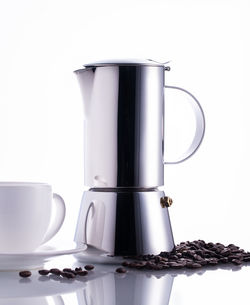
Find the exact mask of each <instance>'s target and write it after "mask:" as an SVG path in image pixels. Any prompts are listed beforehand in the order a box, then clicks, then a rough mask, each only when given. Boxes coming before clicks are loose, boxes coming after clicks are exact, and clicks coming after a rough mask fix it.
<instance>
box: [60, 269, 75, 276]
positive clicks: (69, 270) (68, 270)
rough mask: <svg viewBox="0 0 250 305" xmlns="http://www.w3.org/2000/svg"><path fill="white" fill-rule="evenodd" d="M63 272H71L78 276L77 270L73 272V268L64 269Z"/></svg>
mask: <svg viewBox="0 0 250 305" xmlns="http://www.w3.org/2000/svg"><path fill="white" fill-rule="evenodd" d="M63 272H71V273H73V274H74V275H76V271H75V270H72V269H71V268H64V269H63Z"/></svg>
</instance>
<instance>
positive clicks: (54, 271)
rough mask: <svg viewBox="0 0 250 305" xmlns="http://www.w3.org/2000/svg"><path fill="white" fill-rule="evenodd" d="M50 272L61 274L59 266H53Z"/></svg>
mask: <svg viewBox="0 0 250 305" xmlns="http://www.w3.org/2000/svg"><path fill="white" fill-rule="evenodd" d="M49 272H50V273H52V274H54V275H60V274H61V271H60V270H59V269H57V268H52V269H50V271H49Z"/></svg>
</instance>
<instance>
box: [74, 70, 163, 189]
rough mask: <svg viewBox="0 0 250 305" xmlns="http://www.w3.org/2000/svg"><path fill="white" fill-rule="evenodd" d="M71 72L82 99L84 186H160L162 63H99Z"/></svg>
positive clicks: (161, 161)
mask: <svg viewBox="0 0 250 305" xmlns="http://www.w3.org/2000/svg"><path fill="white" fill-rule="evenodd" d="M76 74H77V77H78V80H79V84H80V88H81V91H82V95H83V100H84V113H85V121H84V173H85V185H86V186H89V187H144V188H147V187H156V186H159V185H163V179H164V178H163V133H164V132H163V125H164V120H163V114H164V105H163V104H164V66H144V65H141V66H134V65H131V66H106V67H102V66H101V67H93V68H87V69H82V70H78V71H76Z"/></svg>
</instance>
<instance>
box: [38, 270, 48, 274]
mask: <svg viewBox="0 0 250 305" xmlns="http://www.w3.org/2000/svg"><path fill="white" fill-rule="evenodd" d="M38 273H39V274H41V275H48V274H49V270H46V269H42V270H39V271H38Z"/></svg>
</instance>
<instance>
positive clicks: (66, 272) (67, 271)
mask: <svg viewBox="0 0 250 305" xmlns="http://www.w3.org/2000/svg"><path fill="white" fill-rule="evenodd" d="M94 268H95V267H94V266H93V265H86V266H84V269H85V270H83V269H82V267H76V268H75V269H71V268H64V269H63V270H60V269H57V268H52V269H50V270H47V269H42V270H39V271H38V273H39V274H40V275H42V276H47V275H50V274H52V275H54V276H58V277H62V278H67V279H74V278H76V277H77V276H86V275H88V271H91V270H93V269H94ZM19 275H20V276H21V277H24V278H25V277H30V276H31V272H30V271H28V270H24V271H20V272H19Z"/></svg>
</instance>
